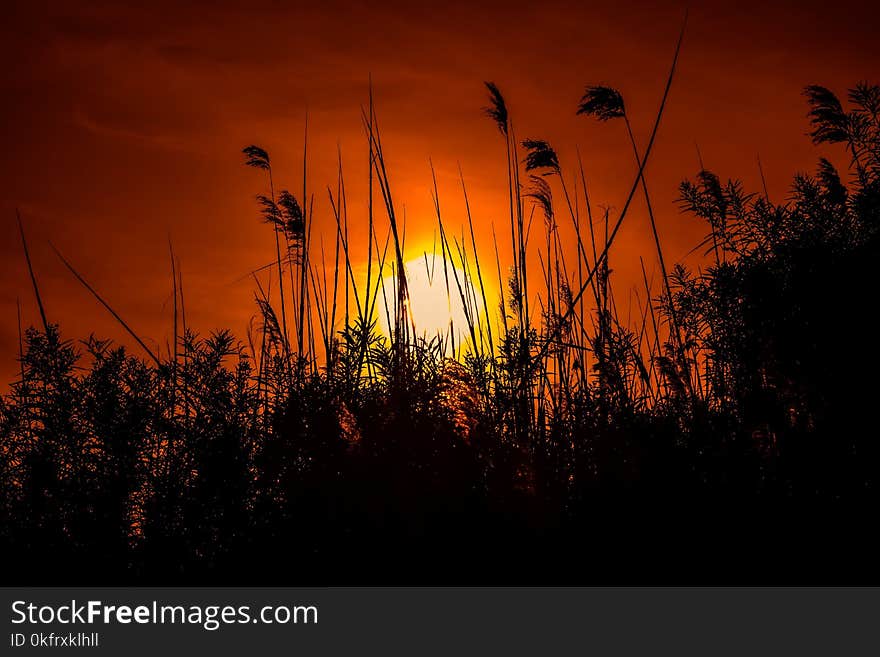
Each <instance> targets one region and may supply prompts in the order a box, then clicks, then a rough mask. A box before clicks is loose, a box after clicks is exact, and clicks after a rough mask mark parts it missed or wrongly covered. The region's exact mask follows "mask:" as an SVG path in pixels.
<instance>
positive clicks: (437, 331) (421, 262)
mask: <svg viewBox="0 0 880 657" xmlns="http://www.w3.org/2000/svg"><path fill="white" fill-rule="evenodd" d="M405 266H406V282H407V288H408V290H409V302H408V308H409V313H410V316H411V318H412V323H413V324H414V325H415V329H416V335H418V336H427V337H428V338H431V337H434V336H436V335H442V336H444V337H449V335H450V320H451V326H452V335H453V336H454V337H455V340H456V343H460V342H461V341H463V340H464V339H465V336H468V335H469V332H468V323H467V315H466V314H465V310H464V304H463V303H462V299H461V297H462V293H463V294H464V295H465V297H466V298H469V299H470V306H471V308H478V307H479V304H476V303H475V301H474V299H475V298H476V299H479V298H480V297H479V291H478V290H475V288H474V286H473V285H472V284H471V282H470V281H469V280H468V278H467V276H466V275H465V273H464V271H462V270H461V269H459V268H457V267H453V266H452V265H451V264H450V263H448V262H447V263H446V271H445V273H444V269H443V257H442V256H440V255H434V256H432V255H431V254H428V255H427V256H422V257H421V258H417V259H415V260H410V261H409V262H407V263H406V265H405ZM456 277H457V278H458V285H456ZM447 281H448V287H447ZM459 285H460V286H461V293H460V292H459ZM396 289H397V277H396V276H386V277H385V279H384V280H383V290H382V292H380V295H379V296H380V299H379V301H378V307H379V322H380V325H381V326H382V328H383V330H384V331H385V332H386V334H387V333H389V330H388V320H389V318H390V320H391V323H392V324H393V322H394V300H395V294H396V292H395V290H396ZM447 290H448V294H447ZM386 301H387V304H388V306H387V311H388V312H387V313H386V306H385V303H386ZM478 317H479V314H477V315H476V316H474V315H473V312H472V320H473V321H474V323H475V324H476V322H477V321H478V319H477V318H478Z"/></svg>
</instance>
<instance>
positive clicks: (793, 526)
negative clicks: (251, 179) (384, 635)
mask: <svg viewBox="0 0 880 657" xmlns="http://www.w3.org/2000/svg"><path fill="white" fill-rule="evenodd" d="M487 86H488V87H489V89H490V92H491V93H492V96H493V109H492V112H493V114H492V116H493V118H494V119H495V120H496V121H497V122H498V125H499V128H500V129H501V130H502V132H504V131H505V126H507V115H506V108H505V106H504V103H503V99H501V96H500V94H499V93H497V89H496V88H495V87H494V85H487ZM595 89H598V88H594V89H593V91H592V92H590V91H589V90H588V95H587V96H585V101H584V105H583V107H586V109H585V110H584V111H589V112H591V113H595V114H596V115H597V116H599V117H600V118H602V117H605V118H613V117H614V116H615V115H616V114H615V113H618V112H622V111H623V106H622V101H621V102H620V103H618V102H617V100H615V98H616V97H615V96H614V95H613V94H609V93H606V92H604V91H603V92H602V93H601V94H600V93H599V92H597V91H596V90H595ZM807 93H808V99H809V101H810V104H811V108H812V109H811V114H810V116H811V120H812V121H813V124H814V132H813V138H814V139H817V140H818V141H832V142H842V143H846V144H847V148H848V150H849V152H850V154H851V155H852V157H853V161H852V167H851V171H850V172H849V174H850V175H849V177H848V178H847V179H843V178H842V177H841V175H840V174H839V173H838V172H837V170H836V169H835V168H834V167H833V166H832V165H831V164H830V163H829V162H828V161H827V160H824V159H823V160H821V161H820V164H819V169H818V172H817V174H816V176H815V177H813V176H806V175H799V176H797V177H796V178H795V180H794V183H793V186H792V190H791V194H790V198H789V199H788V200H787V201H786V202H785V203H783V204H780V205H775V204H772V203H771V202H770V201H769V200H768V199H767V198H766V197H765V196H764V195H757V194H751V193H748V192H746V191H745V190H744V189H743V186H742V185H741V184H740V183H738V182H736V181H728V182H726V183H723V182H722V181H721V179H720V178H719V177H718V176H716V175H715V174H712V173H710V172H707V171H702V172H700V173H699V174H698V175H697V177H696V180H694V181H686V182H684V183H682V186H681V198H680V201H681V204H682V208H683V209H684V210H685V211H686V212H687V213H688V214H689V215H693V216H696V217H697V218H699V219H701V220H703V221H705V222H706V223H707V225H708V231H709V234H708V235H707V238H706V240H705V242H704V246H706V247H707V249H708V252H709V253H710V254H714V257H713V258H712V264H711V266H709V268H708V269H706V270H705V271H701V272H699V273H694V272H690V271H687V270H686V269H684V268H683V267H681V266H677V267H675V268H674V269H673V270H672V271H671V273H670V285H671V289H672V295H671V297H672V298H671V303H672V304H673V307H672V308H670V307H669V305H668V303H665V302H663V301H661V302H659V303H658V304H657V309H658V310H659V315H660V318H658V319H657V320H656V321H658V322H659V321H662V319H663V317H668V316H669V314H670V313H672V312H675V314H676V316H677V318H678V322H679V328H680V338H679V339H677V340H675V341H673V340H672V339H670V338H668V337H667V339H666V340H664V341H663V344H659V343H660V334H659V333H657V337H656V339H657V342H658V345H657V348H656V349H654V350H652V351H651V352H650V353H651V354H652V357H651V359H650V361H648V360H647V359H643V358H642V356H641V353H642V351H641V344H640V342H641V340H642V337H641V336H640V335H639V334H638V332H637V331H634V330H631V329H629V328H626V327H624V326H621V325H620V323H619V322H618V321H617V319H616V316H615V315H614V312H613V310H612V309H611V307H610V306H609V305H608V303H607V297H608V293H607V286H608V279H609V275H610V271H609V269H608V266H607V260H606V261H605V263H604V269H603V271H602V272H601V273H600V275H599V276H598V277H597V282H596V289H597V292H596V296H597V300H598V307H597V308H596V309H595V312H596V328H595V332H594V333H593V334H592V335H591V337H590V342H589V344H588V346H587V348H586V349H584V350H583V351H585V352H586V351H588V352H589V354H590V357H591V358H592V363H591V365H590V372H589V376H588V375H587V373H586V372H585V370H586V369H587V367H586V363H587V361H586V355H583V354H581V355H579V356H578V358H577V359H575V360H574V364H573V365H571V370H572V373H571V376H570V378H568V379H565V381H567V383H565V385H558V386H556V387H551V386H547V388H546V389H547V392H545V393H543V397H542V398H541V399H542V402H541V403H537V402H535V403H534V404H533V402H534V400H531V399H528V398H526V397H524V396H523V394H522V390H523V389H524V384H523V381H527V382H529V388H528V389H529V390H542V389H543V388H542V387H541V386H543V385H544V382H545V381H546V380H547V372H546V370H547V367H548V366H547V362H548V361H543V360H540V359H538V358H536V357H535V347H534V345H536V344H540V343H541V340H546V339H548V338H547V336H548V335H549V336H553V337H552V339H553V341H554V342H553V348H552V349H550V348H548V349H547V353H548V354H549V357H548V358H549V360H552V361H553V362H554V363H555V364H556V366H558V367H559V368H562V369H564V367H567V365H566V363H567V362H568V361H566V360H565V359H566V358H567V356H566V355H565V354H566V352H565V349H566V348H567V347H565V344H566V343H567V342H569V341H571V340H572V338H571V334H572V333H573V331H574V328H573V325H572V322H571V319H570V317H568V316H563V315H562V314H561V313H559V312H557V311H554V309H553V308H552V307H548V308H547V309H546V310H545V313H544V317H545V322H546V323H547V324H548V325H549V326H547V327H544V328H542V330H541V331H538V330H537V329H534V328H528V329H522V328H520V327H518V326H516V327H511V328H510V329H509V330H508V331H507V332H506V334H504V335H502V336H501V338H500V340H499V342H498V345H497V350H496V353H495V354H494V355H491V354H469V355H468V356H467V357H466V358H464V359H462V361H456V360H451V359H449V358H446V357H444V355H443V351H442V350H441V348H440V345H439V342H438V341H437V340H428V339H421V340H415V341H413V342H412V343H411V344H409V345H407V348H406V349H400V348H399V345H398V346H395V345H394V344H393V343H392V341H389V340H388V338H385V337H383V336H381V335H379V334H378V332H377V331H376V326H375V323H374V322H364V321H352V322H351V323H350V325H349V326H347V327H345V328H344V330H342V331H341V332H340V333H339V335H338V336H337V337H336V340H335V342H334V343H333V354H332V358H328V364H327V366H326V367H325V368H323V369H321V370H318V369H317V368H313V369H307V368H305V367H304V366H303V365H302V364H301V363H300V362H299V361H297V360H296V358H295V356H291V355H290V353H289V349H287V348H286V347H285V345H286V344H287V343H286V337H285V336H284V335H283V330H284V329H283V328H282V327H281V326H279V321H278V318H277V317H276V316H275V314H274V311H273V310H272V307H271V305H270V304H269V302H268V301H267V300H265V299H258V304H259V308H260V312H261V316H262V318H263V324H264V330H263V339H262V345H263V346H262V347H261V348H260V349H256V348H252V350H251V351H250V352H249V351H248V350H246V349H245V348H243V347H242V345H240V344H239V343H238V342H237V341H236V340H235V339H234V338H233V337H232V336H231V335H230V334H229V333H227V332H219V333H216V334H213V335H211V336H208V337H199V336H197V335H195V334H194V333H192V332H190V331H186V332H184V333H183V335H181V336H178V340H179V345H178V349H177V350H175V352H176V354H177V357H176V358H175V359H174V360H173V361H168V362H166V361H162V362H160V363H159V364H158V365H153V364H149V363H145V362H143V361H142V360H141V359H138V358H136V357H134V356H132V355H130V354H128V353H127V352H126V350H125V349H124V348H122V347H117V346H114V345H112V344H110V343H108V342H103V341H99V340H96V339H94V338H92V339H89V340H87V341H86V342H83V343H81V344H74V343H71V342H67V341H64V340H63V339H62V338H61V336H60V333H59V330H58V328H57V326H54V325H51V324H48V325H47V326H46V327H45V329H44V330H36V329H30V330H28V331H27V332H26V334H25V336H24V342H25V345H24V349H23V353H22V357H21V359H22V362H21V365H22V367H21V376H20V380H19V381H17V382H16V383H15V384H14V385H13V386H12V390H11V392H10V393H9V394H7V395H6V396H4V397H2V399H0V455H2V459H0V485H2V491H3V492H2V497H0V542H2V546H3V550H4V553H5V555H6V558H7V560H8V561H7V563H10V564H15V567H14V568H13V569H11V571H10V572H9V576H8V579H9V580H10V581H24V580H25V578H26V579H27V582H28V583H31V584H32V583H34V582H35V581H36V580H45V581H52V582H53V583H57V582H58V581H60V580H63V581H70V582H78V583H86V582H87V583H89V584H97V583H120V582H149V583H181V582H190V583H192V582H211V583H237V582H247V583H249V584H254V583H261V584H278V583H296V584H327V583H357V582H363V583H366V582H369V583H383V584H389V583H429V582H433V583H443V584H450V583H477V582H479V583H490V582H491V583H498V582H504V583H534V582H542V583H549V582H557V583H572V582H584V583H588V582H593V583H595V582H609V581H612V582H617V583H620V582H628V581H639V582H645V581H652V582H665V583H668V582H676V583H683V582H703V583H705V582H713V583H714V582H736V583H751V582H755V581H760V582H764V583H767V582H771V583H778V582H791V581H797V582H800V583H803V582H816V581H818V582H841V581H850V582H851V581H858V582H859V583H865V582H867V581H876V580H877V579H878V578H877V575H878V574H880V573H878V570H877V566H876V548H877V540H876V536H874V528H873V517H874V515H875V513H876V508H877V507H876V504H877V502H878V499H877V497H878V487H880V470H878V467H880V442H878V440H877V428H876V427H877V418H876V413H875V409H874V408H873V403H874V401H875V397H876V393H877V385H876V381H875V379H876V376H877V372H878V371H880V356H878V353H880V352H878V350H877V348H876V345H875V344H874V342H875V334H876V330H875V327H874V326H875V325H874V321H873V317H874V313H873V307H872V303H871V301H872V294H873V290H874V289H876V287H877V283H878V274H877V268H876V263H877V262H878V259H880V229H878V227H880V178H878V167H877V166H876V163H877V162H878V161H880V152H878V139H877V133H878V128H877V120H878V119H877V107H878V104H880V102H878V98H880V92H878V90H877V88H876V87H868V86H867V85H860V86H859V87H857V88H856V89H855V90H854V91H853V92H852V93H851V94H850V101H851V102H852V103H853V104H854V106H855V109H853V110H852V111H851V112H850V113H849V114H847V113H846V112H845V111H844V110H843V108H842V105H841V103H840V102H839V101H837V99H836V98H835V97H833V94H830V92H828V91H827V90H824V89H821V88H819V87H811V88H810V89H809V90H808V92H807ZM854 115H858V116H860V117H862V118H859V119H855V120H853V119H852V116H854ZM841 117H850V118H848V119H846V120H842V118H841ZM872 121H873V123H872ZM524 145H525V147H526V148H527V149H528V150H529V152H530V156H534V159H533V160H532V164H534V166H530V165H529V164H528V162H529V160H528V159H527V167H529V168H530V169H540V168H549V169H554V168H558V161H557V160H556V159H555V153H553V151H552V150H551V149H550V148H549V146H547V145H546V144H545V143H544V142H536V141H529V142H526V143H525V144H524ZM550 153H553V157H552V158H551V157H550ZM245 154H246V155H247V156H248V158H249V160H248V164H250V165H251V166H257V167H258V168H267V167H268V155H266V154H265V151H262V150H261V149H257V148H256V147H250V148H249V149H246V150H245ZM264 163H265V167H264V166H263V164H264ZM547 180H548V179H547V178H545V177H543V176H536V177H534V178H533V181H532V182H533V184H534V187H533V189H532V191H531V192H530V194H531V196H532V199H533V200H534V201H535V202H536V203H537V204H538V205H539V206H541V208H542V210H543V211H544V213H545V215H546V218H547V221H548V224H552V217H553V209H552V202H551V195H550V187H549V184H548V182H547ZM278 205H280V206H281V207H280V208H279V207H278V206H276V204H275V203H274V202H273V201H272V200H271V199H268V198H267V199H265V202H264V207H265V208H268V211H269V213H270V216H268V217H267V218H269V219H270V220H271V221H273V222H275V221H281V222H283V224H284V227H285V230H288V231H289V233H290V235H291V236H294V235H301V234H302V226H301V225H300V224H299V223H296V222H300V221H303V218H302V216H303V213H302V210H301V208H300V205H299V203H298V202H297V200H296V199H294V198H293V196H291V195H289V194H286V193H284V192H282V194H281V195H280V197H279V203H278ZM291 240H293V237H291ZM557 274H558V272H557ZM549 279H550V277H549V276H548V280H549ZM512 281H513V282H512V283H511V288H512V289H511V292H512V294H511V296H512V298H513V300H511V301H510V303H511V304H513V303H518V302H519V301H516V299H517V294H516V289H514V288H515V286H516V285H517V282H516V281H517V279H516V278H513V279H512ZM549 286H550V284H549V283H548V287H549ZM603 290H604V292H603ZM559 296H560V298H561V301H560V307H562V308H565V307H568V306H570V305H571V290H570V289H569V287H568V286H567V285H565V284H559ZM566 304H567V305H566ZM649 311H650V314H651V316H652V317H653V312H654V309H653V307H652V308H646V311H645V312H646V318H645V320H644V322H643V323H647V322H648V319H647V315H648V313H649ZM521 331H527V333H525V334H521V333H520V332H521ZM655 380H656V381H658V383H657V384H656V385H654V384H653V383H652V382H653V381H655ZM535 395H536V396H537V395H538V393H535Z"/></svg>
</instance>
